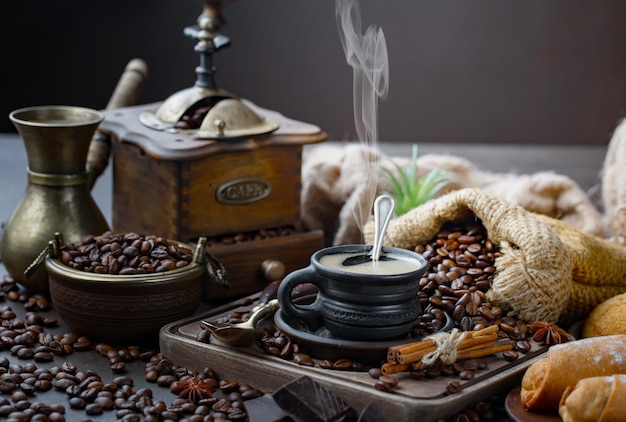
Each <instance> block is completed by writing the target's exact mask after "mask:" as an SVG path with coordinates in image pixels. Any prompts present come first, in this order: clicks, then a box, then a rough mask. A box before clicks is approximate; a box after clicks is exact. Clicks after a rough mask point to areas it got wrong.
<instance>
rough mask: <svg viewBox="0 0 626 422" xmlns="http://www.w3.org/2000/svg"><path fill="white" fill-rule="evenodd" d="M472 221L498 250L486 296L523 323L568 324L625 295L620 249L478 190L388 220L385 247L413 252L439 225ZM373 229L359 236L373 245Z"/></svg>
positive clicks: (624, 255)
mask: <svg viewBox="0 0 626 422" xmlns="http://www.w3.org/2000/svg"><path fill="white" fill-rule="evenodd" d="M471 216H475V217H477V218H478V219H480V220H481V221H482V223H483V225H484V226H485V228H486V230H487V233H488V236H489V238H490V239H491V241H492V242H494V243H495V244H496V245H498V246H499V247H500V251H501V252H502V256H500V257H499V258H497V259H496V263H495V266H496V274H495V277H494V280H493V282H492V287H491V289H490V290H489V291H488V293H487V298H488V300H489V301H491V302H492V303H495V304H497V305H498V306H501V307H502V308H503V309H505V310H507V311H508V312H509V313H510V314H511V315H513V316H518V317H519V318H521V319H523V320H525V321H528V322H534V321H541V320H546V321H550V322H559V323H571V322H574V321H577V320H580V319H582V318H584V317H585V316H586V315H587V314H588V313H589V312H590V311H591V309H592V308H593V307H594V306H596V305H597V304H599V303H601V302H602V301H604V300H606V299H608V298H610V297H613V296H615V295H616V294H619V293H622V292H624V291H626V248H625V247H623V246H620V245H618V244H616V243H614V242H611V241H609V240H605V239H601V238H599V237H597V236H594V235H591V234H588V233H585V232H582V231H581V230H579V229H577V228H575V227H574V226H572V225H570V224H568V223H566V222H563V221H560V220H557V219H554V218H551V217H548V216H545V215H540V214H536V213H533V212H530V211H527V210H526V209H524V208H522V207H521V206H519V205H515V204H513V203H511V202H508V201H506V200H504V199H501V198H497V197H495V196H492V195H489V194H487V193H485V192H484V191H482V190H479V189H461V190H458V191H454V192H451V193H449V194H446V195H444V196H441V197H439V198H437V199H434V200H431V201H429V202H427V203H425V204H424V205H421V206H419V207H417V208H414V209H413V210H411V211H409V212H408V213H407V214H404V215H402V216H400V217H398V218H396V219H394V220H393V221H392V222H391V223H390V225H389V228H388V231H387V235H386V237H385V242H384V244H385V245H389V246H395V247H399V248H404V249H414V248H415V246H417V245H418V244H423V243H426V242H428V241H429V240H430V239H432V238H433V237H434V236H435V235H436V234H437V233H438V232H439V231H440V230H441V227H442V225H443V224H444V223H446V222H449V221H459V220H461V219H464V218H467V217H471ZM373 231H374V228H373V224H372V223H371V222H370V223H369V224H368V225H367V226H366V227H365V230H364V234H365V238H366V241H367V242H368V243H370V244H371V240H372V239H373Z"/></svg>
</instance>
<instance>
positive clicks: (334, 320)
mask: <svg viewBox="0 0 626 422" xmlns="http://www.w3.org/2000/svg"><path fill="white" fill-rule="evenodd" d="M370 249H371V246H369V245H341V246H333V247H329V248H325V249H321V250H319V251H317V252H315V253H314V254H313V255H312V256H311V263H310V265H309V266H308V267H306V268H302V269H300V270H296V271H294V272H291V273H289V274H288V275H287V276H286V277H285V278H284V279H283V280H282V281H281V283H280V286H279V289H278V301H279V303H280V306H281V312H283V313H285V314H286V315H288V316H290V317H292V318H297V319H299V320H301V321H302V322H303V323H304V324H305V325H306V326H307V327H308V329H309V330H311V331H315V330H317V329H319V328H321V327H326V328H327V330H328V331H329V332H330V334H331V335H332V336H333V337H336V338H339V339H346V340H372V341H380V340H386V339H393V338H398V337H402V336H404V335H406V334H407V333H408V332H409V331H410V330H411V328H412V327H413V324H414V323H415V320H416V319H417V317H418V315H419V314H420V312H421V308H420V303H419V298H418V295H417V293H418V291H419V281H420V278H421V276H422V275H423V274H424V273H425V272H426V269H427V267H428V263H427V262H426V260H425V259H424V258H423V257H422V256H421V255H419V254H417V253H415V252H412V251H409V250H406V249H400V248H392V247H383V255H384V256H385V257H386V259H385V260H381V261H377V262H376V263H372V262H366V263H364V264H360V265H354V266H346V265H342V263H343V261H344V260H345V258H348V257H350V256H354V255H358V254H368V253H369V251H370ZM305 283H312V284H314V285H316V286H317V287H318V288H319V292H318V294H317V297H316V298H315V301H314V302H313V303H310V304H298V303H294V301H293V298H292V291H293V289H294V288H295V287H296V286H298V285H301V284H305Z"/></svg>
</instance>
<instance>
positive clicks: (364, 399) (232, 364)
mask: <svg viewBox="0 0 626 422" xmlns="http://www.w3.org/2000/svg"><path fill="white" fill-rule="evenodd" d="M257 298H258V295H252V296H250V297H248V298H247V299H250V300H252V303H250V300H248V301H242V300H237V301H235V302H232V303H229V304H226V305H223V306H220V307H217V308H215V309H212V310H209V311H206V312H202V313H199V314H197V315H194V316H192V317H189V318H186V319H183V320H180V321H176V322H173V323H171V324H168V325H166V326H164V327H163V328H162V329H161V332H160V335H159V342H160V348H161V353H162V354H163V356H164V357H167V358H169V359H171V360H172V361H173V362H175V363H177V364H180V365H184V366H187V367H191V368H195V369H197V370H202V369H203V368H205V367H210V368H213V369H214V370H215V371H216V372H217V373H218V375H219V376H220V377H221V378H223V379H231V380H237V381H239V382H245V383H249V384H250V385H252V386H253V387H255V388H258V389H261V390H262V391H264V392H265V393H273V392H274V391H276V390H277V389H278V388H280V387H281V386H283V385H284V384H286V383H288V382H290V381H293V380H295V379H297V378H300V377H301V376H303V375H307V376H309V377H311V378H312V379H314V380H315V381H316V382H319V383H320V384H322V385H323V386H325V387H326V388H328V389H330V390H331V391H333V392H334V393H335V394H336V395H337V396H339V397H341V398H342V399H343V400H345V401H346V402H348V403H349V404H350V406H352V407H353V408H354V409H355V411H357V412H361V411H362V410H363V409H364V408H365V406H367V405H368V404H369V403H371V402H375V403H376V404H377V405H378V406H380V407H381V408H382V409H383V410H384V411H385V412H387V413H388V414H389V415H390V416H391V417H392V419H393V420H394V421H412V420H421V421H431V420H432V421H434V420H436V419H440V418H447V417H450V416H452V415H454V414H455V413H458V412H459V411H461V410H463V409H465V408H467V407H470V406H472V405H473V404H474V403H476V402H478V401H481V400H484V399H487V398H489V397H492V396H494V395H503V394H506V393H507V392H508V391H510V390H511V389H513V388H514V387H516V386H517V385H519V384H520V382H521V379H522V376H523V374H524V372H525V370H526V368H527V367H528V366H529V365H530V364H531V363H533V362H534V361H536V360H538V359H539V358H541V357H543V356H544V354H545V352H546V350H547V348H546V347H541V346H539V345H537V344H534V345H533V349H532V350H531V352H530V353H528V354H526V355H522V354H520V358H519V359H518V360H516V361H515V362H507V361H505V360H504V359H502V358H501V357H489V358H486V359H485V360H486V361H487V363H488V367H487V369H485V370H481V371H477V372H476V375H475V377H474V378H473V379H472V380H469V381H461V380H459V379H458V377H454V378H450V377H443V376H442V377H438V378H435V379H424V380H415V379H412V378H410V377H409V376H408V374H398V375H397V376H398V378H400V383H399V384H398V386H397V387H396V388H395V389H394V391H393V393H385V392H381V391H378V390H376V389H375V388H374V380H373V379H372V378H371V377H370V376H369V375H368V373H367V372H351V371H338V370H329V369H321V368H319V367H317V366H316V367H306V366H301V365H298V364H295V363H293V362H289V361H286V360H283V359H280V358H277V357H274V356H270V355H268V354H266V353H265V352H264V351H262V350H261V349H260V348H258V347H257V346H256V345H252V346H242V347H232V346H227V345H224V344H222V343H220V342H218V341H217V340H215V339H213V338H211V343H210V344H208V343H204V342H200V341H197V340H196V335H197V334H198V333H199V332H200V330H201V328H200V321H201V320H203V319H207V320H215V319H217V318H218V317H220V316H222V315H225V314H227V313H228V312H230V311H233V310H244V309H245V310H247V309H251V308H252V307H253V306H254V305H255V304H256V303H257V301H256V299H257ZM242 303H246V304H245V305H242ZM278 312H280V311H278ZM266 323H271V318H268V320H266ZM453 379H454V380H457V381H459V382H460V383H461V385H462V388H461V390H460V391H459V392H458V393H455V394H451V395H446V394H445V391H446V386H447V384H448V383H449V382H450V381H451V380H453ZM250 422H254V421H250Z"/></svg>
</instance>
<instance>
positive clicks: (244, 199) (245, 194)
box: [215, 178, 272, 205]
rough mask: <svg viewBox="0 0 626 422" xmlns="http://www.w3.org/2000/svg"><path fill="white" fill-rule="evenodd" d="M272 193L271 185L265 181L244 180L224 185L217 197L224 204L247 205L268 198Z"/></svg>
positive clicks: (218, 191) (218, 190)
mask: <svg viewBox="0 0 626 422" xmlns="http://www.w3.org/2000/svg"><path fill="white" fill-rule="evenodd" d="M271 191H272V187H271V185H270V184H269V183H268V182H266V181H265V180H263V179H255V178H243V179H235V180H231V181H230V182H226V183H222V184H221V185H220V186H219V187H218V188H217V192H216V193H215V196H216V198H217V201H218V202H220V203H222V204H230V205H245V204H250V203H252V202H257V201H260V200H261V199H263V198H266V197H267V196H268V195H269V194H270V193H271Z"/></svg>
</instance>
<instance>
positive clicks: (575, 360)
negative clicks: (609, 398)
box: [520, 335, 626, 410]
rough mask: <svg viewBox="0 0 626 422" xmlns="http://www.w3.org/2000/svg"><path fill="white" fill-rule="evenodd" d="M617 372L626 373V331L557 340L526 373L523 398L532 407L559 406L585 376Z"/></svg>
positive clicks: (524, 402)
mask: <svg viewBox="0 0 626 422" xmlns="http://www.w3.org/2000/svg"><path fill="white" fill-rule="evenodd" d="M613 374H626V335H613V336H605V337H593V338H586V339H582V340H576V341H572V342H569V343H563V344H557V345H554V346H552V347H550V349H548V353H547V356H546V357H545V358H542V359H539V360H538V361H536V362H534V363H533V364H531V365H530V366H529V367H528V369H527V370H526V373H524V376H523V378H522V388H521V393H520V394H521V402H522V404H523V405H524V407H525V408H526V409H528V410H541V409H553V410H556V409H558V407H559V402H560V400H561V396H562V395H563V392H564V391H565V389H566V388H567V387H568V386H574V385H576V383H577V382H578V381H579V380H581V379H583V378H589V377H596V376H604V375H613Z"/></svg>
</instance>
